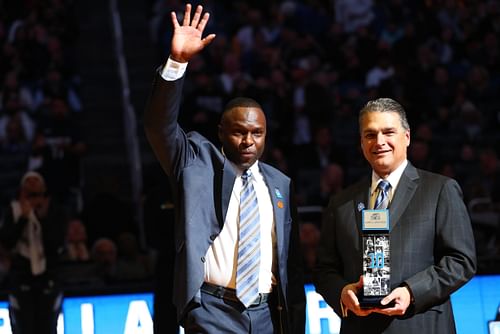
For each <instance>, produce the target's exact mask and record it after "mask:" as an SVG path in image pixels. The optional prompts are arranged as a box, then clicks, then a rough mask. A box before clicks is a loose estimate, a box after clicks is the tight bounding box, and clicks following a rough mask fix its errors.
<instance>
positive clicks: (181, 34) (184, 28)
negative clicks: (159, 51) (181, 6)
mask: <svg viewBox="0 0 500 334" xmlns="http://www.w3.org/2000/svg"><path fill="white" fill-rule="evenodd" d="M202 13H203V7H202V6H201V5H198V6H197V7H196V10H195V12H194V15H193V18H192V19H191V4H186V8H185V10H184V19H183V20H182V25H180V24H179V21H178V19H177V15H176V14H175V12H172V13H171V14H170V16H171V18H172V25H173V26H174V34H173V37H172V43H171V48H170V57H171V58H172V59H173V60H175V61H178V62H181V63H185V62H188V61H189V60H190V59H191V57H193V56H194V55H195V54H197V53H199V52H200V51H201V50H203V48H205V46H207V45H208V44H210V42H212V40H213V39H214V38H215V34H210V35H208V36H206V37H205V38H202V35H203V30H205V26H206V25H207V22H208V19H209V17H210V14H209V13H208V12H205V13H204V14H203V15H202Z"/></svg>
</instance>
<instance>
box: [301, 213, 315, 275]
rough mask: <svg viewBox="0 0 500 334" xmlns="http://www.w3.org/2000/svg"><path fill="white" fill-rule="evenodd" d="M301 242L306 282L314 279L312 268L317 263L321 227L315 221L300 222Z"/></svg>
mask: <svg viewBox="0 0 500 334" xmlns="http://www.w3.org/2000/svg"><path fill="white" fill-rule="evenodd" d="M299 233H300V244H301V248H302V254H303V255H304V264H305V265H304V277H305V281H306V282H311V281H312V277H311V275H312V270H313V268H314V266H315V264H316V253H317V248H318V243H319V236H320V229H319V227H318V225H317V224H316V223H314V222H309V221H307V222H302V223H301V224H300V231H299Z"/></svg>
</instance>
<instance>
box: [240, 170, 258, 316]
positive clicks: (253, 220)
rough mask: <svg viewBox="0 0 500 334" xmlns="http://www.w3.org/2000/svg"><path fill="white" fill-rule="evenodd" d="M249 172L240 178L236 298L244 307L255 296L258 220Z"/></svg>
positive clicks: (255, 196)
mask: <svg viewBox="0 0 500 334" xmlns="http://www.w3.org/2000/svg"><path fill="white" fill-rule="evenodd" d="M251 176H252V174H251V173H250V171H249V170H246V171H245V172H244V173H243V175H241V178H242V180H243V187H242V189H241V198H240V225H239V241H238V270H237V271H236V296H238V298H239V300H240V301H241V302H242V303H243V305H245V307H248V306H249V305H250V304H252V302H253V301H254V300H255V299H256V298H257V297H258V295H259V267H260V219H259V206H258V202H257V194H256V193H255V189H254V188H253V185H252V182H251Z"/></svg>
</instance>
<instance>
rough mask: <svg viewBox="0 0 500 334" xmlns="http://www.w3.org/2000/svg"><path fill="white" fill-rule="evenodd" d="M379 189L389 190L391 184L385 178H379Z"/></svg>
mask: <svg viewBox="0 0 500 334" xmlns="http://www.w3.org/2000/svg"><path fill="white" fill-rule="evenodd" d="M377 187H378V188H379V189H380V190H382V191H384V192H387V191H389V189H390V188H391V184H390V183H389V181H386V180H381V181H380V182H379V183H378V186H377Z"/></svg>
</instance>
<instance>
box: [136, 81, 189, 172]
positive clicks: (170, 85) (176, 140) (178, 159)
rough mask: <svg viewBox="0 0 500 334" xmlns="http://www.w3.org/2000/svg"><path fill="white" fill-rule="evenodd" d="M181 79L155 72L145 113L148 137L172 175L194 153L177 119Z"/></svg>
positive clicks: (184, 164)
mask: <svg viewBox="0 0 500 334" xmlns="http://www.w3.org/2000/svg"><path fill="white" fill-rule="evenodd" d="M183 83H184V77H182V78H181V79H178V80H175V81H166V80H164V79H163V78H162V77H161V76H160V74H159V72H158V73H157V75H156V78H155V80H154V82H153V87H152V90H151V94H150V96H149V98H148V101H147V104H146V108H145V113H144V127H145V131H146V136H147V138H148V141H149V143H150V144H151V147H152V148H153V151H154V153H155V155H156V157H157V159H158V161H159V162H160V164H161V166H162V168H163V169H164V170H165V172H166V173H167V175H169V176H173V177H175V178H177V177H178V174H179V173H180V171H181V170H182V167H184V166H186V165H187V164H188V163H189V161H192V159H193V157H194V156H195V152H194V150H193V148H192V147H191V146H190V145H189V141H188V138H187V135H186V133H184V131H183V130H182V128H181V127H180V126H179V124H178V122H177V119H178V117H179V108H180V104H181V97H182V87H183Z"/></svg>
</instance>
